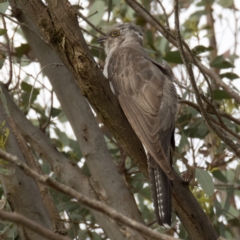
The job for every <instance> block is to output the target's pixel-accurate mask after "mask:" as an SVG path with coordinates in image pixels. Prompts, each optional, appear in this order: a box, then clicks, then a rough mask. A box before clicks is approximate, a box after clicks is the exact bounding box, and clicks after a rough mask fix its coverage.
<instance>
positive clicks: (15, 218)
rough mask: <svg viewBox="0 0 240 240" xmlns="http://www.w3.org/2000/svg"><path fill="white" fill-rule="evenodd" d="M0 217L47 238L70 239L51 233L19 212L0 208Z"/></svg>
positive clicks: (55, 239) (54, 239)
mask: <svg viewBox="0 0 240 240" xmlns="http://www.w3.org/2000/svg"><path fill="white" fill-rule="evenodd" d="M0 219H2V220H4V221H10V222H13V223H16V224H18V225H21V226H23V227H26V228H28V229H30V230H32V231H33V232H36V233H38V234H39V235H40V236H42V237H46V238H47V239H49V240H70V238H68V237H63V236H61V235H59V234H56V233H53V232H52V231H50V230H49V229H47V228H44V227H43V226H41V225H40V224H37V223H35V222H33V221H32V220H29V219H28V218H26V217H24V216H23V215H20V214H19V213H16V212H15V213H9V212H6V211H3V210H0Z"/></svg>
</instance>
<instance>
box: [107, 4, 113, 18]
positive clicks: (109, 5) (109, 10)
mask: <svg viewBox="0 0 240 240" xmlns="http://www.w3.org/2000/svg"><path fill="white" fill-rule="evenodd" d="M112 9H113V3H112V0H108V20H107V21H109V19H110V16H111V11H112Z"/></svg>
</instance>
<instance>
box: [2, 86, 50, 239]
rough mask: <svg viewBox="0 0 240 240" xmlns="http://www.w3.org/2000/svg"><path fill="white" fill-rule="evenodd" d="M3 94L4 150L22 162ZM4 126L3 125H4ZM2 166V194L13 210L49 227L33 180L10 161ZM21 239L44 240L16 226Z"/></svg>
mask: <svg viewBox="0 0 240 240" xmlns="http://www.w3.org/2000/svg"><path fill="white" fill-rule="evenodd" d="M2 88H3V86H2ZM2 99H3V96H2V93H1V101H0V122H1V123H3V122H4V121H5V126H6V127H7V128H8V129H10V134H9V137H8V139H7V141H6V146H5V150H6V151H7V152H9V153H11V154H13V155H15V156H17V157H18V158H19V159H20V160H21V161H22V162H26V161H25V158H24V155H23V153H22V151H21V149H20V147H19V144H18V140H17V138H16V136H15V134H14V133H13V131H12V129H11V124H9V119H8V118H6V115H5V113H4V107H6V106H4V103H3V102H2ZM5 126H4V127H5ZM2 167H3V168H7V169H8V171H10V174H9V175H8V174H1V175H0V178H1V182H2V184H3V189H4V194H5V196H6V199H7V201H8V203H9V205H10V207H11V210H12V211H13V212H17V213H19V214H21V215H24V216H25V217H27V218H29V219H31V220H32V221H34V222H36V223H38V224H40V225H42V226H43V227H45V228H47V229H51V227H52V226H51V220H50V217H49V215H48V212H47V209H46V206H45V205H44V203H43V200H42V197H41V194H40V191H39V188H38V186H37V184H36V183H35V181H34V180H33V179H32V178H30V177H28V176H26V175H25V173H23V172H22V170H20V169H19V168H18V167H17V166H15V165H14V164H10V163H5V164H4V163H3V165H2ZM18 230H19V234H20V236H21V239H22V240H24V239H39V240H44V239H46V238H45V237H42V236H40V235H38V234H36V233H35V232H32V231H30V230H28V229H27V228H24V227H21V226H18Z"/></svg>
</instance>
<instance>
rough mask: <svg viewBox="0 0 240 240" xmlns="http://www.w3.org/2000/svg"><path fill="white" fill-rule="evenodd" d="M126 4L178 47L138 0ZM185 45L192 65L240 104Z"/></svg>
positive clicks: (187, 56)
mask: <svg viewBox="0 0 240 240" xmlns="http://www.w3.org/2000/svg"><path fill="white" fill-rule="evenodd" d="M125 1H126V3H127V4H128V5H129V6H130V7H132V8H133V9H134V10H135V11H136V12H137V13H138V14H140V15H141V16H142V17H143V18H144V19H145V20H146V21H147V22H148V23H150V24H151V25H152V26H154V27H155V28H156V29H157V30H158V31H159V32H160V33H161V34H162V35H163V36H164V37H165V38H166V39H167V40H168V41H169V42H171V43H172V44H173V45H174V46H175V47H177V46H178V43H177V40H176V38H175V36H174V35H173V33H172V32H171V31H169V30H167V29H166V28H164V26H163V25H162V24H161V23H159V21H158V20H157V19H156V18H154V17H153V16H152V15H151V14H150V13H149V12H148V11H147V10H146V9H145V8H144V7H143V6H142V5H140V4H139V3H138V2H137V1H136V0H125ZM182 44H183V51H184V53H185V55H186V58H187V59H188V61H189V62H190V63H193V64H194V65H195V66H197V67H198V68H199V70H200V71H201V72H202V73H204V74H206V75H207V76H208V77H209V78H210V79H212V80H213V81H214V82H215V84H216V85H218V86H219V87H221V88H222V89H223V90H224V91H225V92H226V93H228V95H229V96H231V97H232V98H233V99H235V101H236V102H237V103H239V104H240V95H239V94H238V93H237V92H235V91H234V90H233V89H231V88H230V87H229V86H228V85H227V84H226V83H224V82H223V81H222V79H221V78H220V77H219V76H218V75H217V74H216V73H215V72H214V71H212V70H211V69H209V68H207V67H206V66H205V65H203V64H202V63H201V62H200V61H199V60H198V59H197V58H196V57H195V56H194V55H193V54H192V52H191V50H190V49H189V47H188V45H187V44H186V43H185V42H182Z"/></svg>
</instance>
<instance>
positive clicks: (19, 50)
mask: <svg viewBox="0 0 240 240" xmlns="http://www.w3.org/2000/svg"><path fill="white" fill-rule="evenodd" d="M29 50H30V46H29V44H26V43H24V44H21V46H19V47H16V48H15V51H16V53H15V55H16V56H17V57H19V58H20V57H22V56H23V55H24V54H26V53H27V52H28V51H29Z"/></svg>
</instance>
